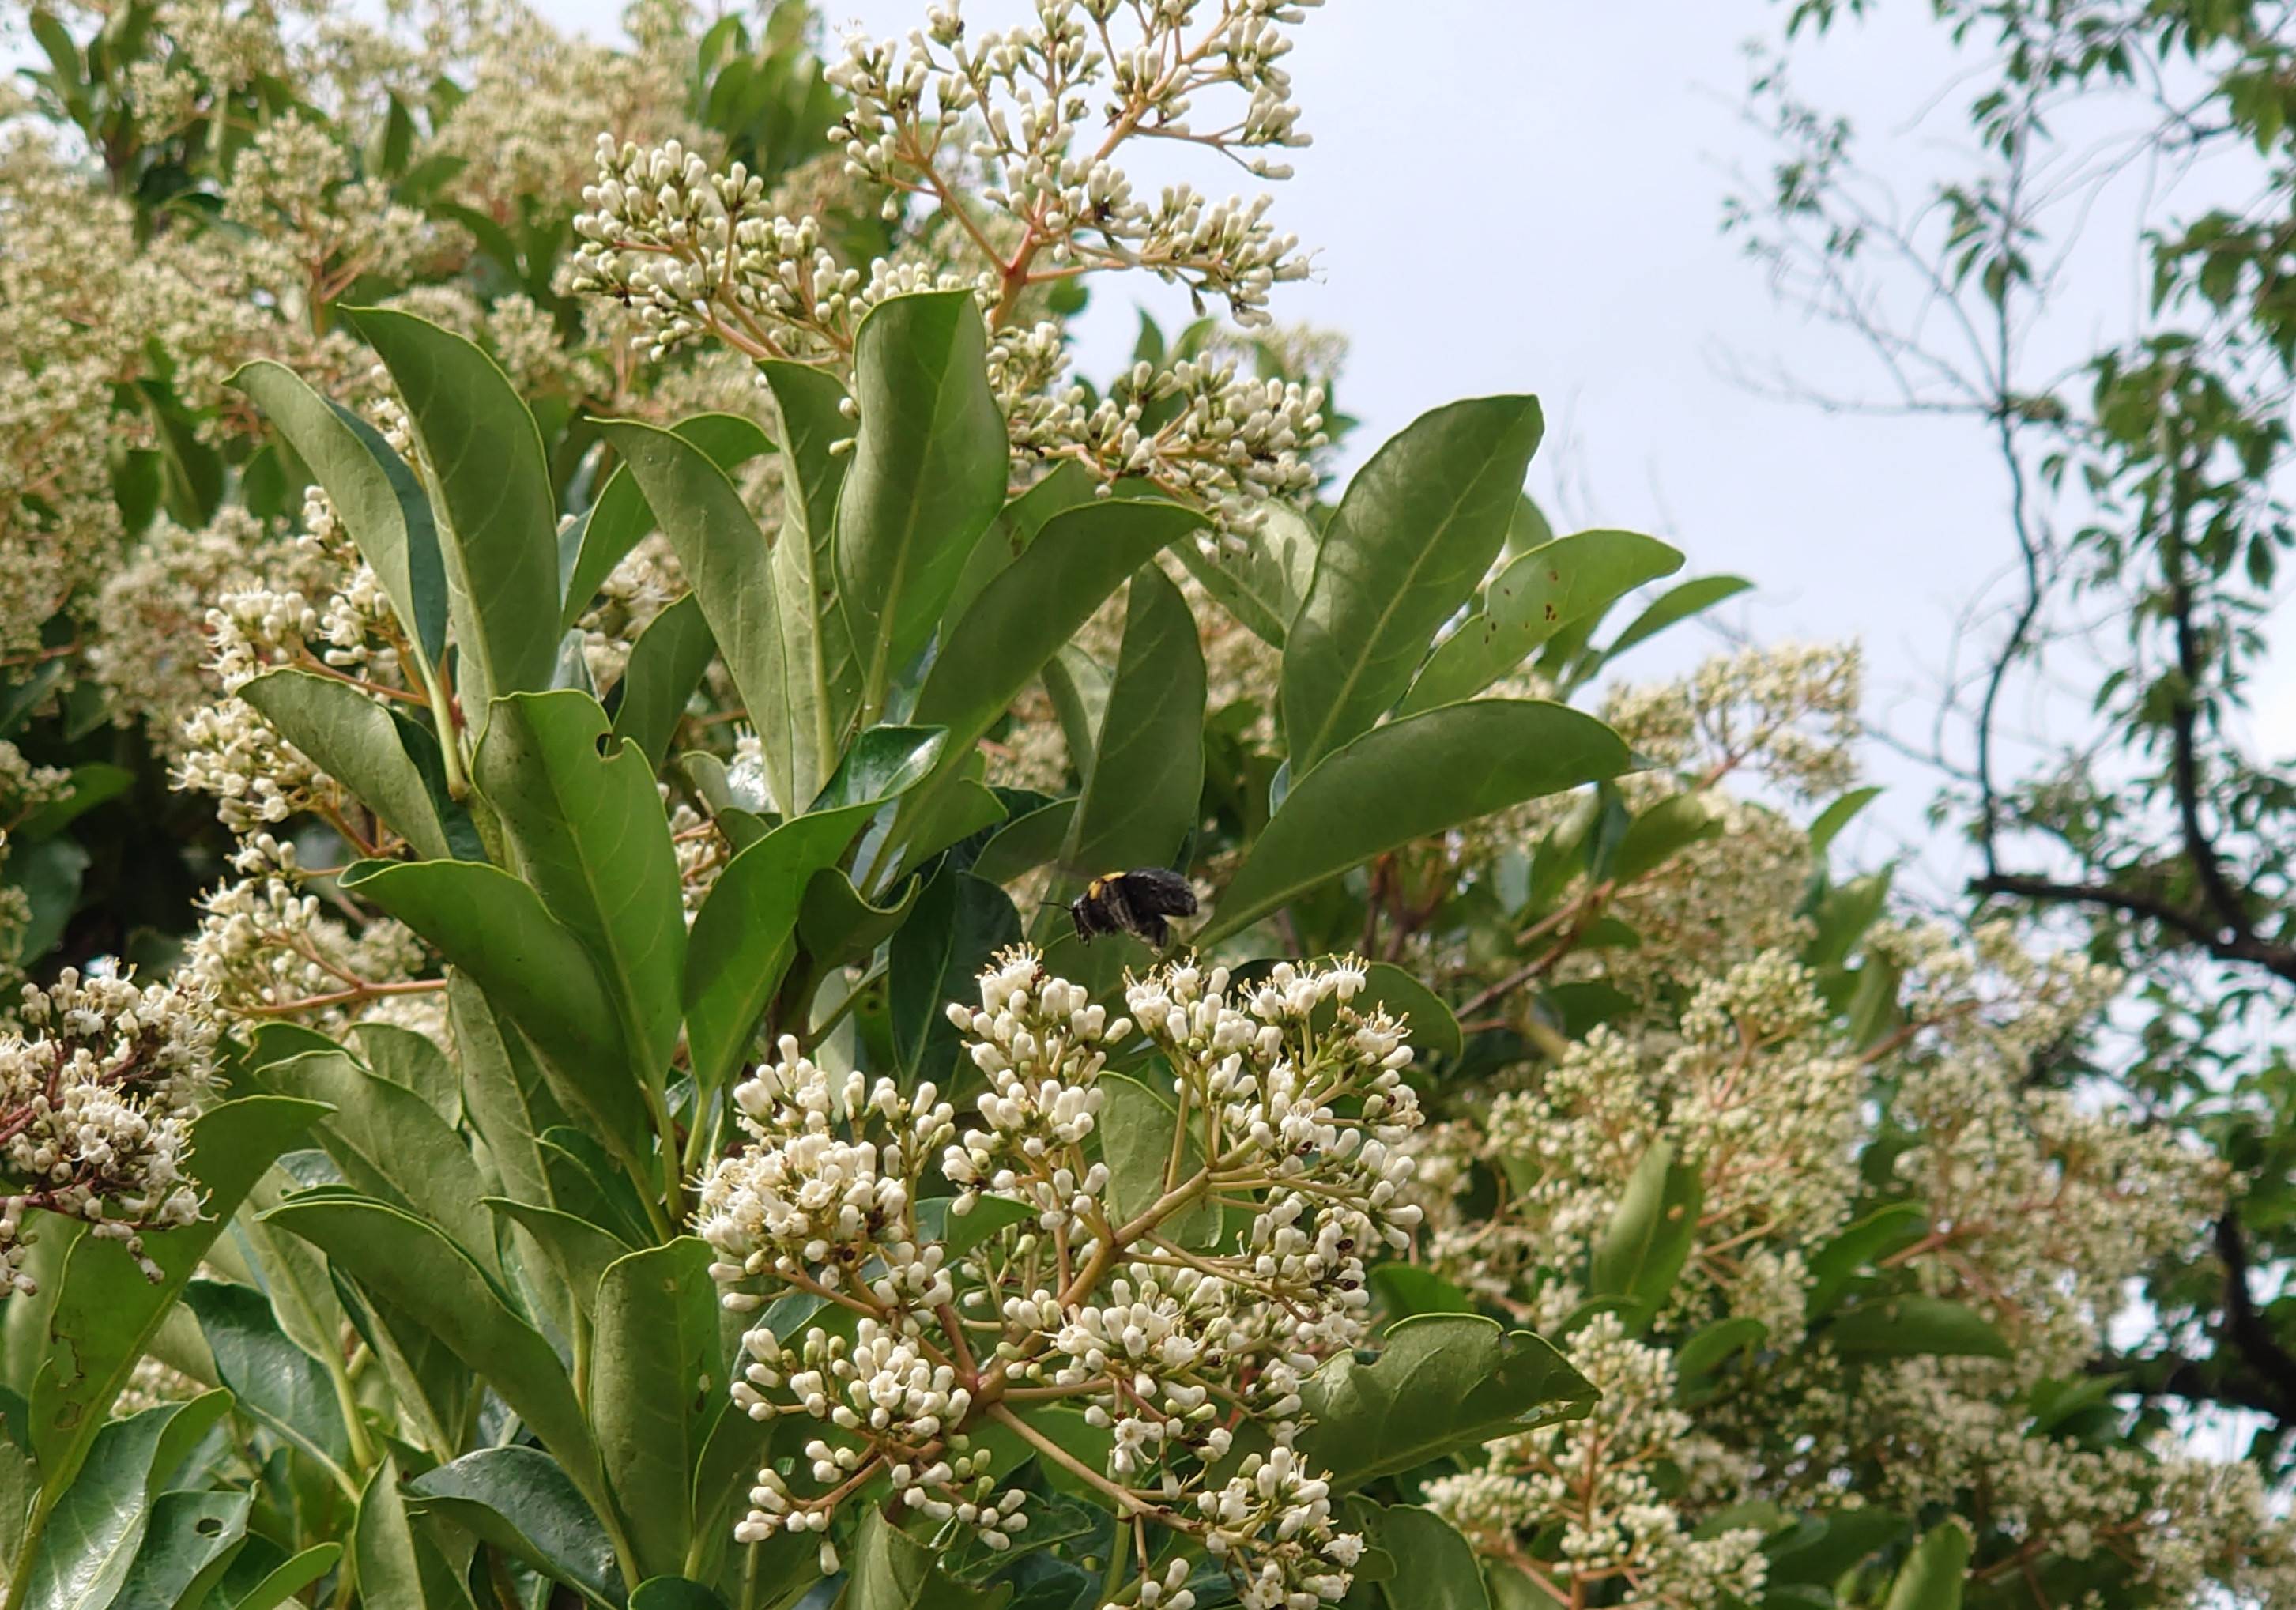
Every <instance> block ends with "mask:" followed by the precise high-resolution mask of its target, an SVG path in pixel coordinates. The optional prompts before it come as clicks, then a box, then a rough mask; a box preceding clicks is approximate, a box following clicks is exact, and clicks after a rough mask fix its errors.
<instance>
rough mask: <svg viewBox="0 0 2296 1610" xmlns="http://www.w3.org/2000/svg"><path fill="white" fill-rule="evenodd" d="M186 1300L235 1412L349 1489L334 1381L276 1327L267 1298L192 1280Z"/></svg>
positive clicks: (346, 1454) (346, 1452)
mask: <svg viewBox="0 0 2296 1610" xmlns="http://www.w3.org/2000/svg"><path fill="white" fill-rule="evenodd" d="M184 1303H185V1304H186V1306H188V1307H189V1308H190V1310H192V1312H193V1315H194V1316H196V1317H197V1318H198V1319H199V1322H200V1334H201V1335H203V1336H205V1337H206V1338H207V1344H208V1351H209V1353H210V1354H211V1355H212V1356H213V1357H214V1359H215V1366H216V1375H217V1378H218V1379H219V1380H221V1382H222V1383H223V1384H224V1385H225V1387H226V1388H228V1389H229V1390H230V1392H231V1394H232V1401H233V1403H234V1405H235V1406H236V1407H237V1408H238V1409H239V1411H240V1412H241V1413H242V1414H243V1415H246V1416H247V1417H249V1418H250V1419H252V1420H254V1421H255V1422H256V1423H257V1424H258V1425H261V1426H263V1427H265V1428H266V1430H268V1431H270V1432H271V1433H273V1434H274V1435H275V1436H277V1437H280V1438H281V1439H283V1441H285V1442H290V1443H291V1444H293V1445H294V1446H295V1447H297V1448H299V1449H301V1450H303V1451H304V1452H305V1453H307V1454H308V1455H309V1456H310V1457H311V1458H315V1459H316V1460H318V1461H319V1462H320V1464H321V1465H323V1466H325V1467H326V1469H327V1471H328V1472H329V1474H332V1475H333V1476H334V1477H335V1479H336V1480H337V1481H339V1482H341V1483H343V1484H344V1485H345V1486H346V1487H348V1486H349V1485H350V1477H349V1475H348V1474H347V1472H348V1467H349V1465H350V1442H349V1438H348V1434H347V1433H345V1431H344V1428H343V1414H342V1409H341V1407H340V1404H339V1403H338V1402H337V1401H336V1398H335V1388H334V1383H333V1382H332V1381H331V1380H330V1379H329V1378H328V1376H327V1372H326V1370H325V1368H324V1367H323V1366H322V1365H321V1364H320V1363H319V1361H318V1360H317V1359H314V1358H313V1357H311V1355H310V1354H308V1353H307V1352H305V1351H303V1350H302V1349H301V1348H299V1347H298V1346H296V1345H295V1344H294V1343H292V1342H290V1341H289V1340H288V1339H287V1337H286V1336H285V1335H284V1334H283V1333H282V1331H281V1330H280V1328H279V1321H278V1319H277V1318H275V1317H274V1316H273V1314H272V1311H271V1302H270V1300H269V1299H268V1298H266V1296H265V1295H264V1294H262V1293H261V1292H259V1291H257V1290H256V1289H255V1288H254V1287H252V1286H226V1285H225V1284H223V1283H222V1282H220V1281H215V1280H194V1281H193V1282H192V1283H191V1284H190V1285H189V1286H186V1287H184ZM353 1491H356V1489H353Z"/></svg>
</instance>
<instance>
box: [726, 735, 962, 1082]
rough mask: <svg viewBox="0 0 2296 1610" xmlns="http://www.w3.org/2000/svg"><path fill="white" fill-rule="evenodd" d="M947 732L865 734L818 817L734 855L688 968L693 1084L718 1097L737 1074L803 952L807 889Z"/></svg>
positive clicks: (910, 781)
mask: <svg viewBox="0 0 2296 1610" xmlns="http://www.w3.org/2000/svg"><path fill="white" fill-rule="evenodd" d="M941 741H942V740H941V735H940V734H939V733H938V732H931V731H928V730H925V729H920V728H917V727H881V728H875V729H873V730H872V731H870V732H866V733H864V734H862V735H861V737H860V739H859V740H858V741H857V743H855V745H854V747H853V752H852V753H851V754H850V755H849V756H848V757H847V759H846V762H845V764H844V765H843V766H842V767H840V768H839V769H838V773H837V775H836V776H833V777H832V778H831V779H830V784H829V786H828V787H827V788H826V789H824V790H823V792H822V802H821V806H820V808H819V809H816V810H815V811H814V812H813V813H812V814H810V815H807V816H801V817H795V818H793V819H791V820H790V821H786V822H783V824H782V825H781V826H778V827H776V828H775V829H774V830H773V831H772V832H770V833H768V834H766V836H765V837H764V838H762V839H759V840H758V842H756V843H754V844H752V845H750V847H749V848H748V849H746V850H742V852H741V853H740V854H738V855H736V856H735V857H734V858H733V859H732V860H731V861H729V862H727V863H726V870H725V871H724V872H722V873H720V874H719V875H718V877H717V883H716V884H714V885H713V886H712V887H711V889H710V891H709V897H708V898H707V899H704V900H703V901H702V902H701V910H700V911H698V912H696V913H695V914H694V917H693V936H692V940H691V941H690V944H689V947H688V951H687V958H686V968H685V1037H686V1047H687V1050H688V1053H689V1055H690V1056H691V1060H692V1062H693V1077H694V1081H695V1083H696V1084H698V1085H699V1086H700V1087H701V1088H702V1089H703V1090H705V1091H709V1090H715V1089H716V1088H717V1087H718V1086H719V1085H720V1084H722V1083H723V1082H724V1081H725V1080H726V1076H727V1075H728V1074H730V1073H731V1072H733V1071H734V1068H735V1067H737V1066H738V1065H739V1064H740V1063H741V1061H742V1056H743V1054H744V1053H745V1052H746V1051H747V1050H748V1048H749V1043H750V1036H751V1035H752V1034H753V1033H755V1032H756V1031H757V1026H758V1018H759V1017H761V1016H763V1015H764V1014H765V1010H766V1006H767V1002H769V1001H771V1000H772V999H773V994H774V990H775V988H776V987H778V986H779V984H780V982H781V978H782V974H783V973H784V972H786V971H787V970H788V967H789V964H790V960H791V957H792V956H794V955H795V953H796V950H795V944H794V936H795V934H796V932H797V922H798V917H799V913H800V911H801V910H802V908H803V904H804V899H805V891H806V889H807V886H808V883H810V882H811V881H812V879H813V876H814V875H815V874H816V873H817V872H821V871H823V870H824V869H826V868H829V867H834V866H836V865H837V863H838V861H839V860H840V858H842V857H843V856H844V854H845V851H846V850H847V849H848V848H849V846H850V845H851V844H852V842H853V838H854V835H855V834H857V833H859V832H860V831H861V826H862V824H863V823H864V822H865V821H866V820H867V819H868V818H869V817H871V816H873V815H874V814H875V813H876V812H877V810H878V809H880V808H881V807H882V806H883V805H884V803H885V802H886V801H889V800H891V799H893V798H896V797H897V796H898V795H899V794H900V793H902V792H903V791H905V790H906V789H908V788H910V787H912V786H914V784H915V783H916V782H917V780H918V779H919V778H920V777H922V776H924V775H925V773H927V772H928V771H930V770H931V768H932V766H933V763H934V761H935V760H938V759H939V754H940V749H941Z"/></svg>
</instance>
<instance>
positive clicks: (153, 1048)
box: [0, 968, 216, 1297]
mask: <svg viewBox="0 0 2296 1610" xmlns="http://www.w3.org/2000/svg"><path fill="white" fill-rule="evenodd" d="M199 1005H200V1003H198V1002H197V1001H196V999H195V998H193V996H192V995H191V994H189V993H188V992H186V991H185V990H183V989H181V988H179V987H178V986H176V985H175V984H172V983H156V984H148V985H138V984H136V983H135V982H132V981H131V980H129V979H127V978H122V977H115V976H97V975H90V976H88V977H85V978H83V977H82V976H81V975H80V973H78V972H77V971H75V970H73V969H70V968H67V969H65V970H64V972H63V973H61V974H60V975H59V976H58V978H57V980H56V982H54V983H53V984H52V985H50V986H49V987H48V988H46V989H45V990H43V989H39V988H37V987H36V986H33V985H29V984H28V985H26V986H25V987H24V992H23V1001H22V1005H21V1006H20V1007H19V1008H18V1010H17V1013H16V1021H17V1026H16V1028H15V1029H14V1031H12V1032H10V1033H9V1034H7V1035H6V1036H5V1037H4V1038H0V1297H5V1296H6V1295H8V1294H10V1293H12V1292H26V1293H29V1292H31V1291H33V1290H35V1289H36V1286H35V1283H34V1281H33V1280H32V1278H31V1277H29V1275H27V1274H25V1273H24V1271H23V1269H22V1264H23V1261H24V1253H25V1247H26V1244H27V1243H28V1242H29V1240H30V1239H31V1236H30V1235H29V1226H28V1225H27V1224H26V1221H25V1215H26V1214H27V1213H28V1212H30V1211H31V1210H34V1209H45V1211H47V1212H53V1213H61V1214H63V1215H66V1216H67V1217H70V1218H73V1219H78V1220H82V1221H83V1222H85V1223H86V1225H87V1227H88V1233H89V1234H90V1235H94V1236H102V1237H103V1238H105V1239H107V1240H112V1241H118V1242H120V1243H122V1244H124V1245H125V1246H126V1248H127V1253H128V1254H129V1255H130V1256H131V1257H134V1258H135V1260H136V1261H138V1262H139V1263H141V1264H142V1265H143V1268H144V1269H145V1271H146V1272H147V1273H148V1274H150V1276H151V1277H152V1278H153V1279H154V1280H156V1279H158V1278H160V1270H159V1269H158V1266H157V1265H155V1264H153V1263H152V1261H150V1260H149V1259H148V1258H146V1257H145V1256H144V1255H143V1231H145V1230H148V1229H160V1228H166V1227H168V1226H170V1225H180V1224H188V1223H190V1222H191V1221H192V1220H193V1219H195V1218H196V1217H198V1215H199V1193H198V1191H197V1189H196V1187H194V1186H193V1182H192V1180H191V1179H190V1178H189V1176H188V1175H187V1174H186V1173H185V1172H184V1164H185V1162H186V1159H187V1157H188V1154H189V1151H190V1143H191V1121H192V1119H193V1117H194V1116H195V1115H196V1114H197V1113H198V1111H199V1108H200V1105H201V1102H202V1101H203V1100H204V1099H205V1097H206V1096H207V1094H208V1092H209V1088H211V1086H212V1084H213V1081H214V1077H215V1069H214V1056H215V1041H216V1031H215V1030H214V1028H213V1027H212V1025H211V1023H210V1022H209V1017H208V1014H206V1013H204V1012H202V1011H201V1010H199V1009H198V1006H199Z"/></svg>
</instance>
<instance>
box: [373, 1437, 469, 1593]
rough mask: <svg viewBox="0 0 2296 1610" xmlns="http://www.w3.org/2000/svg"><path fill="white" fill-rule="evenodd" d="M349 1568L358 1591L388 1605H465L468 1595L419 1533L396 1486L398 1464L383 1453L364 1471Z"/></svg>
mask: <svg viewBox="0 0 2296 1610" xmlns="http://www.w3.org/2000/svg"><path fill="white" fill-rule="evenodd" d="M350 1565H351V1570H352V1571H353V1573H355V1574H356V1577H357V1582H358V1587H359V1597H360V1598H361V1599H362V1600H363V1601H371V1602H373V1604H375V1605H376V1606H384V1605H388V1606H391V1610H400V1607H401V1606H404V1607H405V1610H466V1607H467V1606H469V1605H470V1602H471V1598H470V1595H469V1594H468V1593H466V1592H464V1591H463V1586H462V1584H461V1583H460V1582H459V1581H456V1580H455V1573H453V1571H452V1570H450V1569H449V1568H448V1566H447V1562H446V1561H445V1560H444V1559H442V1558H441V1557H439V1551H438V1549H437V1548H433V1547H432V1546H431V1544H430V1540H429V1539H428V1538H425V1537H422V1536H421V1535H419V1534H418V1533H417V1532H416V1531H415V1529H414V1523H413V1520H412V1517H410V1516H408V1514H407V1510H406V1497H405V1495H404V1494H403V1493H402V1492H401V1491H399V1484H398V1464H397V1462H396V1461H395V1460H392V1459H389V1458H385V1459H384V1460H383V1462H382V1463H381V1464H380V1465H378V1466H375V1468H374V1473H373V1474H372V1475H370V1476H368V1477H367V1483H366V1491H365V1493H363V1494H362V1495H361V1496H360V1499H359V1509H358V1520H357V1523H356V1524H355V1525H354V1526H353V1527H352V1530H351V1559H350Z"/></svg>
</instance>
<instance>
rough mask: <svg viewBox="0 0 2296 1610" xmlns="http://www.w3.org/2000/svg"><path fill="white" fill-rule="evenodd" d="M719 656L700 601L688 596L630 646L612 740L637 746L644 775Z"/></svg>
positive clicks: (657, 763) (657, 764) (654, 767)
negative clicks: (642, 763) (711, 663)
mask: <svg viewBox="0 0 2296 1610" xmlns="http://www.w3.org/2000/svg"><path fill="white" fill-rule="evenodd" d="M716 653H717V640H716V639H715V638H713V637H710V635H709V622H708V621H707V620H703V619H702V618H701V599H699V598H697V597H696V596H694V595H693V594H692V593H688V594H686V595H685V597H683V598H680V599H679V600H678V601H677V602H676V604H671V605H670V606H669V607H668V609H666V610H664V611H662V612H661V613H660V614H659V615H656V616H655V617H654V618H653V619H652V620H649V621H647V622H646V628H645V630H644V631H642V632H640V633H639V634H638V640H637V641H636V642H635V643H634V644H632V645H630V663H629V667H628V669H626V670H624V671H623V672H622V679H621V681H620V683H619V685H618V686H617V691H616V695H615V697H616V701H617V702H616V703H615V705H614V736H616V737H617V738H627V739H628V740H629V741H630V743H633V744H635V745H636V747H637V752H639V753H640V754H642V755H644V757H645V763H646V769H647V770H648V771H660V769H661V762H662V758H663V757H664V756H665V755H667V754H668V752H669V740H670V738H671V737H672V736H673V735H675V734H676V731H677V723H678V720H679V719H680V718H681V717H683V716H684V715H685V706H686V703H687V702H688V701H689V700H691V699H692V698H693V690H694V689H695V688H697V687H699V686H701V676H702V673H703V672H704V671H706V670H708V669H709V661H710V660H711V658H712V657H713V656H714V655H716Z"/></svg>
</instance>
